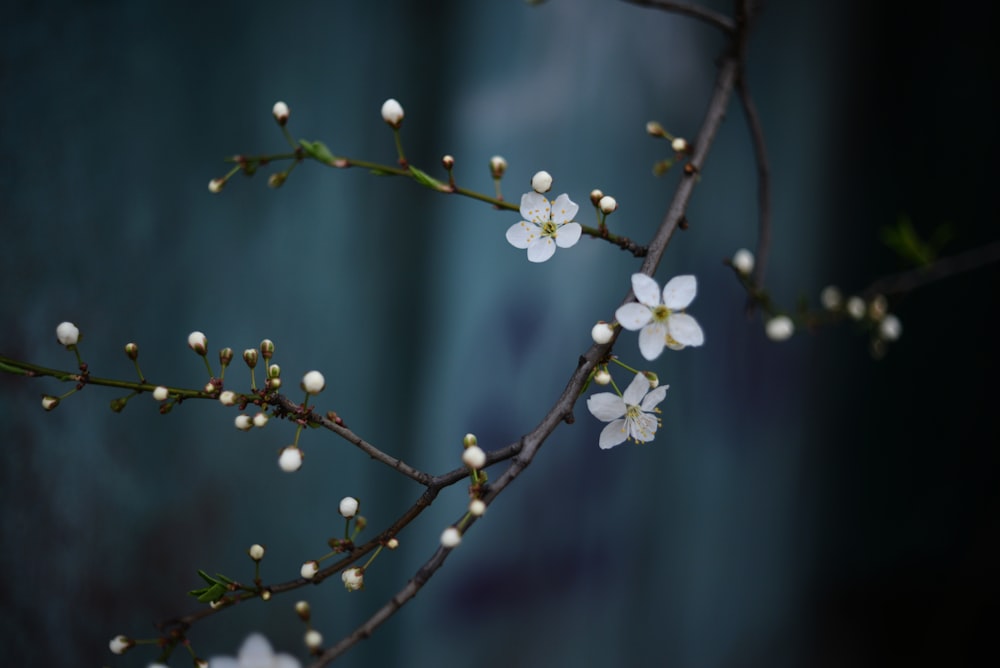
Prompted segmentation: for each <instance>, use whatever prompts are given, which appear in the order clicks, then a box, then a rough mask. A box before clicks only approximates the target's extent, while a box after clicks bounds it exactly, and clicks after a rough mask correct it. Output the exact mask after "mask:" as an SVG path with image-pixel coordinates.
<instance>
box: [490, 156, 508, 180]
mask: <svg viewBox="0 0 1000 668" xmlns="http://www.w3.org/2000/svg"><path fill="white" fill-rule="evenodd" d="M506 171H507V161H506V160H504V159H503V157H502V156H499V155H495V156H493V157H492V158H490V174H492V175H493V178H495V179H499V178H500V177H502V176H503V175H504V172H506Z"/></svg>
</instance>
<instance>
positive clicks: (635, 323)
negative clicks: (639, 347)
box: [615, 302, 653, 332]
mask: <svg viewBox="0 0 1000 668" xmlns="http://www.w3.org/2000/svg"><path fill="white" fill-rule="evenodd" d="M652 319H653V312H652V311H650V310H649V307H648V306H643V305H642V304H636V303H635V302H629V303H628V304H625V305H624V306H619V307H618V310H617V311H615V320H617V321H618V324H620V325H621V326H622V327H624V328H625V329H627V330H630V331H633V332H634V331H635V330H637V329H642V328H643V327H645V326H646V324H647V323H649V321H650V320H652Z"/></svg>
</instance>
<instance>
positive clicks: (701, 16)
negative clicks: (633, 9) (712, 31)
mask: <svg viewBox="0 0 1000 668" xmlns="http://www.w3.org/2000/svg"><path fill="white" fill-rule="evenodd" d="M625 2H631V3H632V4H633V5H640V6H642V7H655V8H656V9H662V10H664V11H667V12H673V13H674V14H683V15H685V16H690V17H691V18H695V19H698V20H700V21H704V22H705V23H708V24H709V25H711V26H714V27H716V28H718V29H719V30H722V31H723V32H725V33H729V34H732V33H735V32H736V24H735V23H734V22H733V20H732V19H731V18H729V17H728V16H726V15H725V14H720V13H719V12H717V11H715V10H712V9H708V8H707V7H702V6H700V5H694V4H691V3H688V2H679V1H678V0H625Z"/></svg>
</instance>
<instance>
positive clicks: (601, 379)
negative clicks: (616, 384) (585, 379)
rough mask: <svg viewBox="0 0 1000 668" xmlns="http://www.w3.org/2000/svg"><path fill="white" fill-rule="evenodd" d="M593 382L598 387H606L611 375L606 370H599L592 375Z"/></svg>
mask: <svg viewBox="0 0 1000 668" xmlns="http://www.w3.org/2000/svg"><path fill="white" fill-rule="evenodd" d="M594 382H595V383H597V384H598V385H608V384H609V383H611V374H610V373H608V370H607V369H600V370H598V371H597V372H596V373H594Z"/></svg>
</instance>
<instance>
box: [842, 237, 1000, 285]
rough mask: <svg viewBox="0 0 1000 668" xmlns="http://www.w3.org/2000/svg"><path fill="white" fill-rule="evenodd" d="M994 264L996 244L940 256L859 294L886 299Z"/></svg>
mask: <svg viewBox="0 0 1000 668" xmlns="http://www.w3.org/2000/svg"><path fill="white" fill-rule="evenodd" d="M996 262H1000V242H994V243H991V244H987V245H986V246H980V247H979V248H973V249H972V250H968V251H965V252H964V253H958V254H957V255H950V256H947V257H943V258H941V259H939V260H936V261H935V262H931V263H930V264H927V265H924V266H923V267H917V268H916V269H910V270H909V271H904V272H901V273H898V274H893V275H891V276H885V277H884V278H880V279H878V280H877V281H875V282H874V283H872V284H871V285H869V286H868V287H867V288H865V289H864V290H862V291H861V293H860V294H861V296H862V297H864V298H865V299H870V298H872V297H874V296H875V295H886V296H889V295H895V294H900V293H903V292H909V291H910V290H914V289H916V288H919V287H922V286H924V285H927V284H928V283H933V282H934V281H939V280H941V279H942V278H948V277H950V276H954V275H956V274H961V273H964V272H967V271H973V270H975V269H980V268H982V267H985V266H986V265H988V264H993V263H996Z"/></svg>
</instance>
